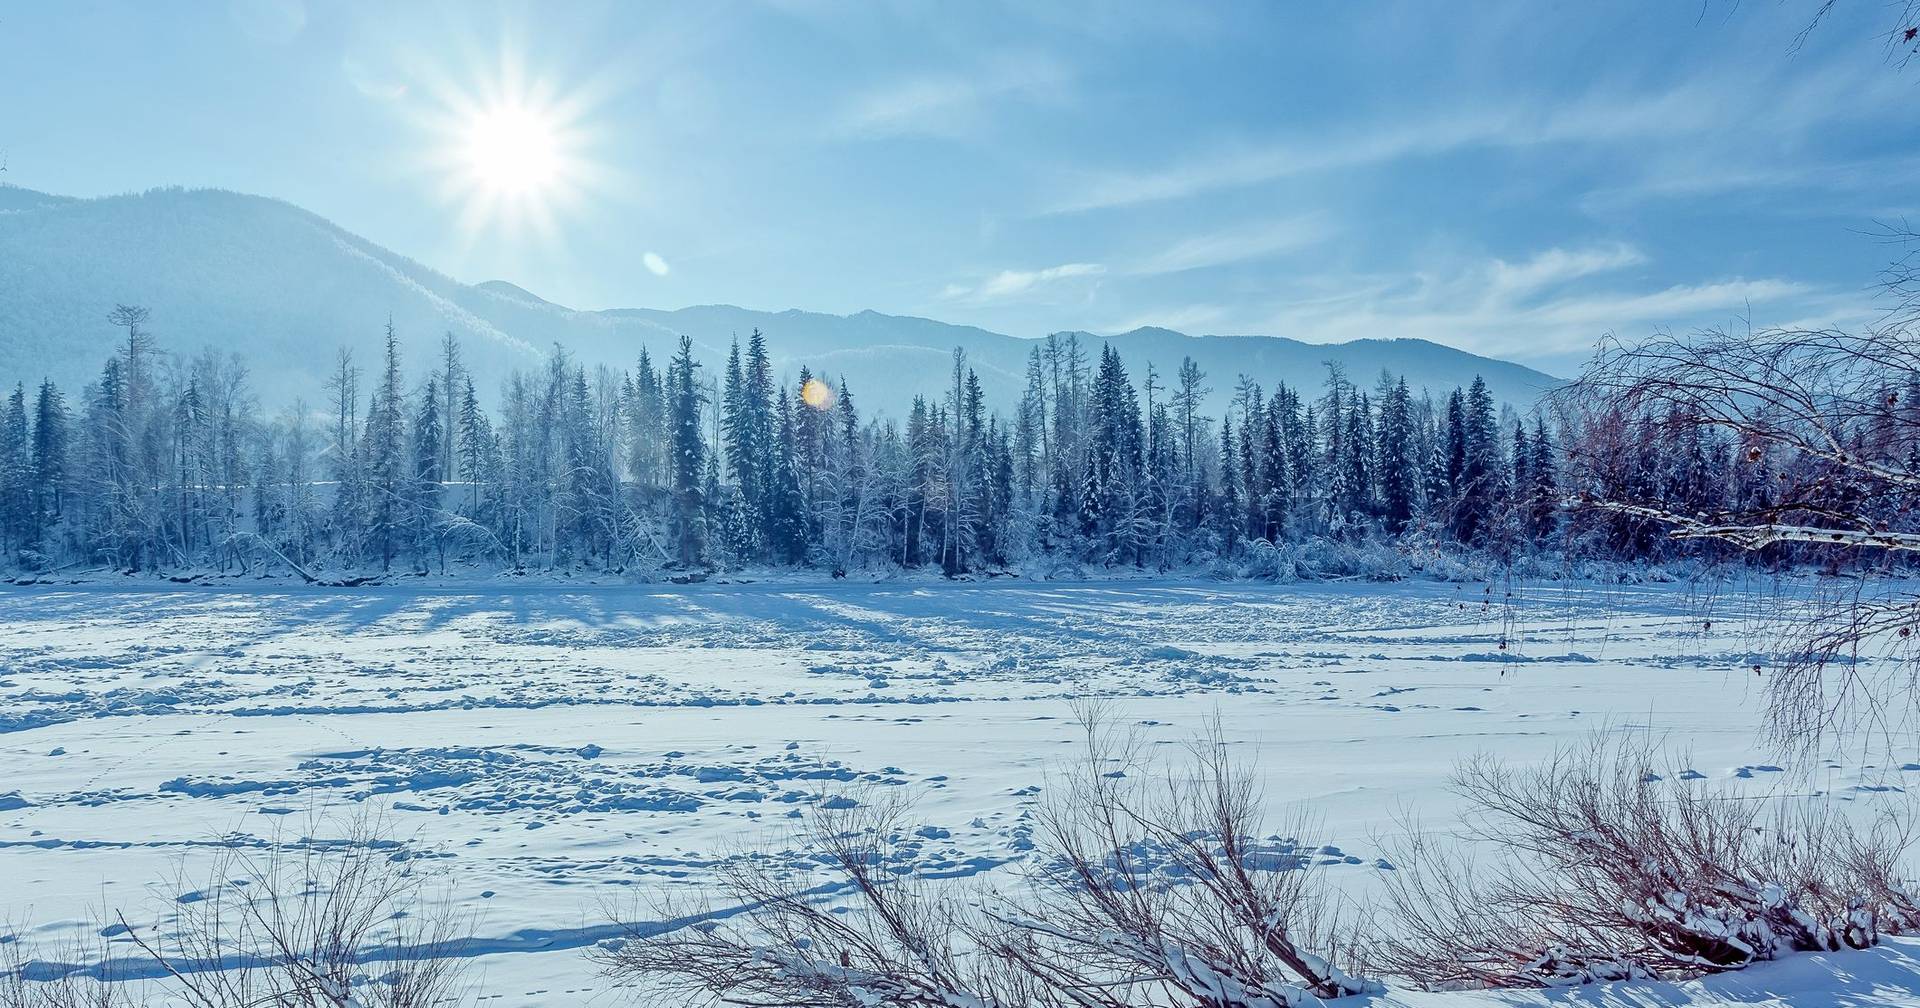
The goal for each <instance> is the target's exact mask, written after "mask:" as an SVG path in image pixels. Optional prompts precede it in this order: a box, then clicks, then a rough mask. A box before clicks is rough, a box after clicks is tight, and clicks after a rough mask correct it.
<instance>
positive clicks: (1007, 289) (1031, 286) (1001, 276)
mask: <svg viewBox="0 0 1920 1008" xmlns="http://www.w3.org/2000/svg"><path fill="white" fill-rule="evenodd" d="M1106 272H1107V268H1106V267H1105V266H1104V265H1102V264H1100V263H1062V264H1060V265H1058V266H1048V267H1045V268H1043V269H1033V270H1001V271H1000V272H998V273H995V274H993V275H992V276H989V277H987V278H986V279H984V280H981V281H980V282H979V283H977V284H948V285H947V287H946V289H945V290H943V291H941V292H940V297H941V299H942V300H945V301H956V302H961V303H964V304H991V303H995V302H1001V301H1009V300H1014V299H1017V298H1024V297H1030V296H1035V295H1040V294H1045V293H1049V292H1053V291H1057V289H1058V288H1059V287H1061V286H1062V285H1063V284H1065V283H1067V282H1070V281H1083V280H1087V279H1089V278H1097V277H1099V276H1101V275H1102V274H1104V273H1106Z"/></svg>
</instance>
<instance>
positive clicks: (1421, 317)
mask: <svg viewBox="0 0 1920 1008" xmlns="http://www.w3.org/2000/svg"><path fill="white" fill-rule="evenodd" d="M1647 261H1648V260H1647V258H1646V256H1644V255H1643V254H1642V253H1640V252H1639V251H1638V250H1637V249H1634V248H1632V247H1629V246H1625V245H1612V246H1601V247H1595V248H1585V249H1561V248H1552V249H1548V250H1546V251H1544V252H1541V253H1538V254H1536V255H1534V256H1532V257H1530V258H1528V259H1526V260H1523V261H1519V262H1508V261H1505V260H1502V259H1491V260H1487V261H1484V262H1482V263H1479V264H1477V265H1475V266H1472V267H1469V268H1467V269H1464V270H1461V271H1459V272H1457V273H1453V274H1445V275H1439V274H1422V275H1420V276H1418V278H1417V279H1415V280H1413V281H1411V282H1404V281H1403V282H1395V281H1394V280H1392V279H1390V278H1381V277H1363V278H1357V279H1356V280H1355V281H1354V282H1353V283H1352V284H1351V285H1350V288H1349V289H1348V290H1347V291H1345V292H1335V293H1332V294H1325V293H1324V292H1323V293H1319V294H1316V295H1315V296H1313V297H1308V298H1302V299H1298V300H1292V301H1289V302H1286V303H1283V304H1281V305H1279V306H1278V307H1277V308H1276V309H1275V310H1274V311H1272V312H1271V313H1270V314H1269V316H1268V317H1267V318H1266V319H1264V320H1263V321H1262V323H1261V327H1262V328H1263V329H1264V330H1265V331H1268V332H1276V333H1282V334H1285V335H1291V336H1297V337H1299V338H1302V339H1310V340H1313V341H1315V342H1338V341H1343V340H1349V339H1358V338H1363V337H1393V336H1418V337H1420V338H1423V339H1430V340H1436V341H1438V342H1442V343H1450V344H1452V345H1455V346H1462V347H1468V348H1470V349H1472V350H1474V351H1476V352H1479V353H1490V354H1496V355H1505V356H1510V357H1514V358H1517V359H1523V360H1533V361H1549V362H1559V363H1563V364H1564V363H1577V360H1576V358H1577V357H1579V356H1580V355H1583V354H1584V353H1585V352H1587V351H1588V350H1590V349H1591V348H1592V347H1593V345H1594V341H1595V340H1596V339H1597V338H1599V337H1600V336H1603V335H1605V334H1606V333H1608V332H1615V331H1627V330H1632V329H1634V328H1635V327H1636V326H1645V325H1654V326H1666V325H1674V324H1681V325H1685V324H1693V325H1702V326H1710V325H1725V324H1729V323H1731V322H1733V321H1734V320H1735V319H1736V318H1752V319H1753V320H1754V321H1755V323H1756V324H1762V323H1764V322H1765V321H1766V320H1767V319H1768V318H1771V317H1778V316H1780V315H1781V314H1782V313H1783V312H1789V311H1791V312H1800V311H1804V310H1806V309H1807V308H1808V306H1810V305H1816V306H1817V305H1828V306H1829V307H1832V308H1833V309H1834V310H1843V309H1840V308H1839V305H1840V304H1841V303H1842V301H1843V299H1841V298H1840V297H1839V296H1837V295H1835V294H1834V293H1833V292H1828V291H1823V290H1821V289H1819V288H1816V287H1813V286H1811V285H1808V284H1804V283H1800V282H1797V281H1792V280H1786V279H1781V278H1775V277H1762V278H1754V279H1748V278H1738V277H1736V278H1730V279H1723V280H1715V281H1710V282H1703V283H1689V284H1669V285H1665V286H1660V287H1655V288H1651V289H1647V288H1642V289H1633V288H1632V287H1630V286H1627V285H1623V284H1615V285H1614V286H1610V287H1604V288H1596V285H1598V284H1600V283H1603V282H1604V281H1603V280H1602V279H1600V278H1603V277H1605V276H1607V275H1609V274H1616V273H1619V272H1620V271H1622V270H1625V269H1627V268H1630V267H1632V266H1636V265H1641V264H1643V263H1645V262H1647ZM1576 287H1577V288H1580V289H1571V288H1576ZM1782 321H1784V319H1782Z"/></svg>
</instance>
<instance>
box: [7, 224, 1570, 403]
mask: <svg viewBox="0 0 1920 1008" xmlns="http://www.w3.org/2000/svg"><path fill="white" fill-rule="evenodd" d="M117 302H124V303H129V304H141V305H145V306H146V307H148V308H149V309H151V311H152V320H151V323H150V328H151V329H152V330H153V332H154V333H155V334H156V335H157V336H158V337H159V338H160V341H161V343H162V345H164V346H165V347H167V348H169V349H172V350H174V351H177V352H180V353H182V354H188V355H190V354H192V353H196V352H198V351H199V350H201V349H202V348H205V347H215V348H219V349H222V350H225V349H232V350H237V351H239V352H241V353H242V354H243V355H244V356H245V359H246V361H247V363H248V365H249V366H250V368H251V371H252V378H253V383H254V386H255V387H256V388H257V389H258V390H259V392H260V395H261V398H262V400H263V402H264V403H266V404H267V405H269V406H272V407H278V406H280V405H282V404H284V403H287V402H290V401H292V400H293V399H294V398H295V397H297V396H304V397H306V398H307V399H308V401H309V402H311V403H312V404H313V405H314V406H316V407H317V406H319V405H320V403H319V399H320V398H321V397H322V396H323V394H324V393H323V392H322V391H321V380H322V377H323V376H324V374H325V373H326V370H327V368H328V365H329V363H330V361H331V359H332V356H333V353H334V350H335V348H336V347H339V346H347V347H350V348H351V349H352V350H353V351H354V354H355V356H356V358H358V359H359V360H360V361H362V362H363V363H365V364H367V365H371V364H373V363H374V361H375V359H376V356H377V354H378V350H379V346H380V340H381V333H382V330H383V327H384V325H385V323H386V321H387V319H388V318H389V317H391V318H392V319H393V323H394V325H395V326H396V327H397V328H398V329H399V331H400V333H401V336H402V338H403V340H404V341H405V346H406V353H407V355H408V361H409V363H410V364H411V365H413V366H416V367H417V368H418V369H419V370H420V372H421V373H424V370H425V368H426V367H427V366H428V362H429V360H430V359H431V358H432V356H433V354H434V353H435V349H436V348H437V346H438V344H439V341H440V335H441V333H443V332H447V331H451V332H454V333H456V334H458V335H459V336H460V338H461V340H462V341H463V343H464V345H465V352H466V357H467V361H468V364H469V366H470V367H471V368H472V369H473V371H474V373H475V375H476V377H477V378H478V379H479V380H480V383H481V387H482V388H483V389H486V390H487V391H489V392H490V391H492V390H493V389H494V388H496V387H497V386H498V383H499V381H500V380H502V379H503V378H504V377H505V376H506V375H508V374H509V373H510V372H511V371H513V370H514V369H516V368H530V367H532V366H535V365H536V364H538V362H539V361H540V359H541V358H542V357H543V356H544V355H545V353H546V352H547V350H548V348H550V347H551V346H552V345H553V344H555V343H559V344H562V345H564V346H566V347H567V348H568V349H569V350H570V351H571V352H573V353H574V354H576V355H578V356H579V357H580V358H581V359H582V360H585V361H588V362H592V363H606V364H610V365H615V366H627V365H630V364H631V363H632V361H633V360H634V358H635V357H636V356H637V355H638V353H639V352H640V349H641V348H642V347H646V348H647V349H648V351H649V352H651V353H652V354H654V355H655V356H656V358H662V359H664V357H665V356H667V355H668V354H670V353H671V351H672V349H673V347H674V345H675V343H677V341H678V338H679V336H680V335H681V334H683V333H684V334H685V335H687V336H689V337H691V338H692V339H693V341H694V343H695V344H696V345H697V346H698V348H699V352H700V353H701V354H702V355H703V357H704V360H705V361H706V362H707V363H709V364H717V363H719V362H720V361H722V360H724V358H725V354H726V350H727V346H728V343H729V341H730V340H732V339H733V338H734V337H735V336H736V335H737V336H739V337H741V338H743V339H744V338H745V336H746V335H747V334H748V333H749V332H751V331H752V330H753V329H755V328H758V329H760V330H761V331H762V332H764V333H766V334H767V336H768V340H769V344H770V346H771V348H772V350H773V352H774V354H775V355H776V358H775V366H776V368H777V369H779V371H780V372H781V373H783V374H784V375H786V376H787V377H789V378H791V377H792V376H793V375H794V374H796V373H797V372H798V371H799V369H800V367H801V366H802V365H805V366H808V367H810V368H812V369H813V370H814V371H815V372H816V373H820V374H824V375H826V376H828V377H829V379H838V378H841V377H844V378H845V380H846V383H847V385H848V386H849V387H850V388H851V389H852V391H853V393H854V396H855V399H856V401H857V402H859V403H860V404H862V406H863V407H865V408H868V409H874V408H878V409H882V410H885V411H887V412H891V413H895V414H896V415H897V414H898V413H900V412H902V411H904V409H905V407H906V405H907V404H908V402H909V401H910V400H911V397H912V396H913V394H914V393H916V392H919V393H926V394H928V395H935V394H937V393H938V392H939V391H940V389H941V388H942V387H943V384H944V378H945V374H944V373H945V370H946V368H947V366H948V364H949V360H950V356H951V354H952V352H953V348H954V347H956V346H959V347H964V348H965V349H966V351H967V354H968V356H969V358H970V360H971V362H972V364H973V366H974V367H975V368H976V369H977V370H978V371H979V373H980V377H981V381H982V382H983V384H984V385H985V386H986V388H987V390H988V393H989V395H990V396H991V397H992V398H993V400H994V401H995V402H996V403H998V404H1001V405H1005V404H1008V403H1010V402H1012V401H1013V400H1014V398H1015V397H1017V396H1018V394H1019V390H1020V388H1021V386H1022V384H1023V382H1024V378H1023V375H1024V373H1025V368H1026V360H1027V355H1028V353H1029V352H1030V351H1031V349H1032V347H1033V344H1034V342H1035V341H1034V339H1032V338H1022V337H1016V336H1009V335H1005V334H1002V333H996V332H990V331H988V330H985V329H979V328H975V327H973V326H963V325H951V324H949V323H945V322H938V321H935V320H932V319H924V318H914V317H910V316H898V315H882V314H880V313H878V312H874V311H863V312H860V313H858V314H855V315H847V316H841V315H824V314H819V313H815V312H805V311H799V310H788V311H781V312H766V311H753V310H749V309H745V308H736V307H733V306H731V305H699V306H696V307H692V308H681V309H678V310H673V311H666V310H660V309H652V308H621V309H610V310H606V311H574V310H572V309H569V308H566V307H564V306H561V305H557V304H553V303H552V302H549V301H546V300H545V299H543V298H541V297H539V296H537V295H535V294H533V293H531V292H528V291H526V290H523V289H521V288H520V287H517V286H515V285H513V284H510V283H507V282H505V281H499V280H495V281H488V282H486V283H480V284H471V285H470V284H464V283H461V282H459V281H457V280H454V279H452V278H451V277H448V276H445V275H444V274H441V273H438V272H436V271H434V270H433V269H431V268H429V267H427V266H423V265H421V264H420V263H417V262H415V261H413V260H411V259H408V258H406V257H405V256H402V255H399V254H398V253H395V252H391V251H389V250H387V249H384V248H381V247H380V246H378V245H375V244H374V243H372V242H370V241H367V240H366V239H364V238H361V237H359V236H358V235H355V234H352V233H351V232H348V231H346V230H344V229H342V228H340V227H338V226H336V225H334V224H333V223H331V222H329V221H327V220H325V219H323V218H321V217H319V216H317V215H315V214H312V213H309V212H307V211H305V210H302V209H300V208H299V207H296V206H293V205H291V204H289V203H285V202H283V201H280V200H275V199H268V198H265V197H260V196H248V195H243V194H240V193H233V192H225V191H220V190H183V189H164V190H154V191H151V192H146V193H142V194H139V195H128V196H109V197H103V198H99V199H74V198H71V197H64V196H52V195H48V194H45V193H38V192H34V191H32V190H28V189H22V188H19V187H12V186H0V380H3V381H4V382H5V383H6V384H7V385H11V384H12V383H13V382H14V381H16V380H21V381H26V382H28V383H29V384H32V383H34V382H37V381H38V380H39V379H41V378H42V377H51V378H53V379H54V380H55V381H57V382H59V383H60V384H61V385H63V386H65V387H68V388H71V389H76V390H77V389H78V388H79V387H80V386H81V385H82V384H84V383H85V382H87V381H90V380H92V379H93V378H94V377H95V376H97V374H98V373H99V368H100V365H101V363H102V362H103V361H104V360H105V359H106V356H107V355H108V354H109V353H110V352H111V351H112V348H113V346H114V345H115V343H116V340H117V337H118V336H119V330H117V329H115V328H113V327H112V326H111V325H109V324H108V323H107V322H106V313H107V311H108V310H109V309H111V308H112V307H113V305H114V304H115V303H117ZM1082 337H1083V338H1084V339H1086V340H1088V341H1089V354H1090V356H1094V357H1095V359H1096V360H1097V353H1098V348H1099V343H1100V341H1102V340H1105V341H1106V342H1108V343H1111V344H1112V345H1113V346H1114V347H1115V348H1116V349H1118V350H1119V351H1120V353H1121V355H1122V356H1123V357H1124V358H1125V360H1126V363H1127V365H1128V369H1129V372H1130V373H1132V374H1133V375H1134V377H1135V379H1136V381H1137V380H1138V379H1139V378H1140V376H1141V374H1142V373H1143V372H1144V370H1145V364H1146V362H1148V361H1152V362H1153V364H1154V367H1155V368H1156V369H1158V370H1159V371H1160V372H1161V373H1162V374H1167V375H1171V374H1172V373H1173V372H1174V370H1175V369H1177V367H1178V366H1179V363H1180V359H1181V358H1182V357H1184V356H1191V357H1192V358H1193V359H1194V360H1195V361H1196V362H1198V363H1199V365H1200V367H1201V368H1202V369H1203V370H1205V371H1206V372H1207V375H1208V384H1209V385H1211V386H1212V388H1213V389H1214V395H1213V398H1214V403H1213V404H1212V405H1213V408H1214V409H1215V410H1216V411H1217V409H1218V406H1219V404H1220V403H1221V402H1224V400H1225V398H1226V396H1227V395H1229V394H1230V393H1231V390H1232V388H1233V386H1234V384H1235V381H1236V378H1237V376H1238V375H1240V374H1243V373H1244V374H1247V375H1250V376H1252V377H1254V378H1255V379H1256V380H1258V381H1259V382H1261V384H1263V385H1267V386H1271V385H1272V383H1273V382H1275V381H1276V380H1277V381H1284V382H1286V383H1288V384H1289V385H1296V386H1305V387H1309V388H1317V387H1318V386H1319V385H1320V383H1321V382H1322V380H1323V379H1324V377H1325V374H1326V371H1325V365H1326V363H1327V362H1333V363H1337V364H1339V365H1341V366H1342V367H1344V368H1345V369H1346V371H1347V373H1348V375H1349V376H1350V377H1352V378H1353V379H1354V380H1355V381H1357V382H1359V383H1361V384H1362V385H1371V383H1372V381H1373V378H1374V377H1375V376H1376V375H1377V374H1378V373H1379V372H1380V371H1381V370H1383V369H1384V370H1386V371H1390V372H1393V373H1394V374H1399V375H1405V376H1406V377H1407V379H1408V381H1409V382H1410V383H1411V384H1413V385H1415V386H1416V387H1426V388H1428V389H1431V390H1433V391H1434V392H1436V393H1444V392H1445V391H1446V390H1449V389H1451V388H1453V387H1454V386H1455V385H1464V384H1466V383H1468V382H1470V381H1472V380H1473V377H1474V376H1475V375H1480V376H1483V377H1485V378H1486V380H1487V383H1488V385H1489V386H1490V387H1491V388H1492V390H1493V392H1494V394H1495V396H1496V397H1498V398H1499V399H1501V400H1503V401H1506V402H1509V403H1514V404H1516V405H1525V404H1529V403H1531V402H1533V401H1534V400H1535V399H1536V398H1537V397H1538V396H1539V395H1540V394H1541V393H1542V392H1544V391H1546V390H1548V389H1551V388H1553V387H1555V386H1556V385H1558V384H1560V379H1557V378H1554V377H1552V376H1550V375H1547V374H1543V373H1541V372H1539V371H1536V370H1533V369H1532V368H1528V367H1524V366H1522V365H1519V364H1514V363H1511V362H1508V361H1501V360H1495V359H1492V358H1487V357H1480V356H1476V355H1474V354H1470V353H1467V352H1465V351H1462V350H1457V349H1454V348H1452V347H1447V346H1442V345H1440V344H1437V343H1431V342H1428V341H1426V340H1420V339H1380V340H1355V341H1352V342H1348V343H1335V344H1312V343H1303V342H1300V341H1298V340H1293V339H1285V338H1281V337H1270V336H1189V335H1186V334H1184V333H1178V332H1174V331H1173V330H1170V329H1157V328H1141V329H1135V330H1132V331H1130V332H1124V333H1118V334H1111V335H1091V334H1082Z"/></svg>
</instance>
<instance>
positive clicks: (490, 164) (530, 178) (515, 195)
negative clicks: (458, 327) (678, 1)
mask: <svg viewBox="0 0 1920 1008" xmlns="http://www.w3.org/2000/svg"><path fill="white" fill-rule="evenodd" d="M427 90H428V93H429V95H430V100H428V101H424V102H421V103H419V105H418V106H417V107H416V108H415V109H414V110H413V112H412V114H413V115H414V116H415V117H416V120H417V122H418V123H419V125H420V127H421V134H422V136H423V138H424V141H425V142H424V143H423V144H422V159H421V163H422V166H423V167H426V168H427V169H428V171H429V173H430V174H431V175H433V176H435V177H437V179H438V182H439V185H438V189H439V196H440V198H441V200H442V201H443V202H444V203H445V204H446V205H448V206H449V207H451V208H452V209H453V210H454V212H455V214H456V216H457V224H458V233H459V234H460V236H461V237H462V239H463V240H464V241H465V242H467V243H468V244H469V245H471V244H474V243H478V242H481V241H490V240H497V239H509V240H513V241H516V242H519V241H524V240H528V239H538V240H540V241H543V242H544V241H549V240H557V239H558V238H559V236H560V233H561V227H560V225H561V222H562V221H563V220H565V219H567V218H569V217H570V216H571V215H574V214H576V213H578V212H579V211H580V209H581V208H582V206H583V204H584V203H585V202H586V201H587V200H588V198H589V196H590V195H591V194H593V193H596V192H600V191H603V189H604V182H605V180H604V177H603V176H604V168H603V166H602V165H600V164H599V162H598V159H597V158H596V157H595V156H594V151H595V149H596V142H595V141H596V138H597V137H598V135H599V134H598V131H597V130H596V129H595V128H594V127H593V126H592V124H591V117H592V112H593V106H594V104H595V99H594V97H593V95H591V94H589V93H586V92H582V91H578V90H572V91H570V90H568V89H566V88H564V87H562V86H561V85H560V84H559V83H558V81H557V80H556V79H554V78H551V77H548V76H545V75H541V74H535V73H531V72H529V71H528V70H527V69H526V67H525V66H524V64H523V63H522V62H521V61H520V60H519V59H517V58H503V61H502V63H501V65H500V67H499V68H497V69H496V70H494V71H492V72H488V73H475V74H472V75H445V76H437V77H432V78H429V79H428V87H427Z"/></svg>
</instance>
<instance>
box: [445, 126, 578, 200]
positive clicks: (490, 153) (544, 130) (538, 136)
mask: <svg viewBox="0 0 1920 1008" xmlns="http://www.w3.org/2000/svg"><path fill="white" fill-rule="evenodd" d="M464 132H465V142H464V144H463V146H462V149H461V156H462V157H463V158H464V159H465V162H466V170H467V172H468V174H469V175H470V176H471V179H470V181H471V183H472V185H473V186H474V188H475V189H477V190H480V191H483V192H485V193H487V194H490V195H494V196H512V197H521V198H526V197H532V198H541V197H544V196H547V195H549V194H550V190H551V189H552V187H553V186H554V184H555V183H556V182H558V181H560V180H561V178H562V175H563V174H564V172H563V168H564V165H563V163H562V162H563V160H564V158H565V156H566V154H565V152H564V151H563V150H562V149H561V138H560V134H559V130H558V128H557V126H556V124H555V123H554V122H553V121H552V116H551V115H550V114H546V113H543V112H542V111H540V110H537V109H530V108H526V107H522V106H514V105H501V106H497V107H493V108H483V109H478V110H476V112H475V113H474V115H473V117H472V121H470V122H468V123H467V124H466V129H465V131H464Z"/></svg>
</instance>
